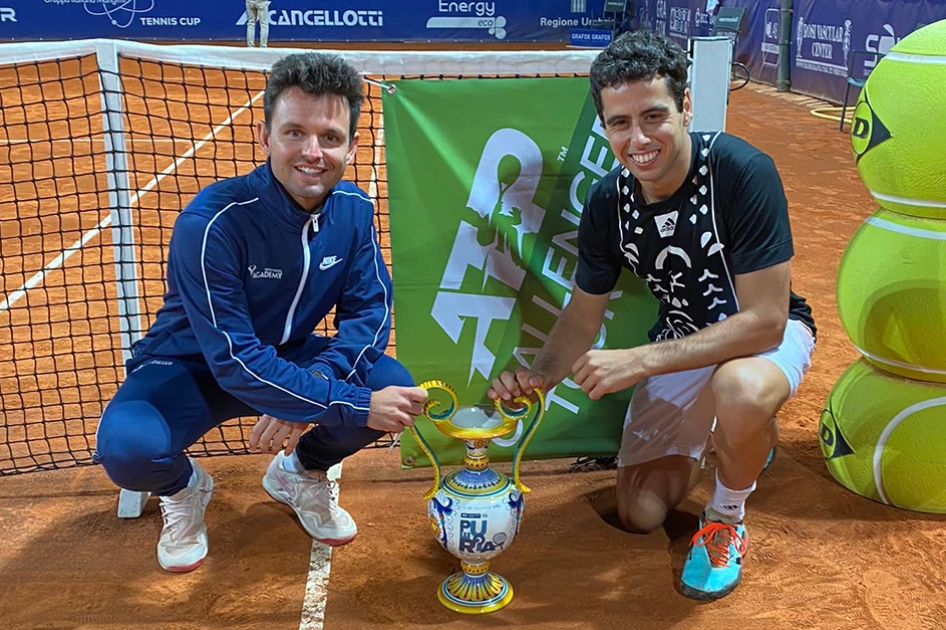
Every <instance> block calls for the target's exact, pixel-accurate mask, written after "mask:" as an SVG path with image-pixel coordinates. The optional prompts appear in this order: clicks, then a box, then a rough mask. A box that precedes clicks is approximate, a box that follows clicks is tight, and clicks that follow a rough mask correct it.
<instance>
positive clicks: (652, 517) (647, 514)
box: [618, 492, 670, 534]
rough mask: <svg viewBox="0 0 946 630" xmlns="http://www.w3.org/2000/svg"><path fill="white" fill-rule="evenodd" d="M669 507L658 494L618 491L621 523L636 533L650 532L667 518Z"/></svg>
mask: <svg viewBox="0 0 946 630" xmlns="http://www.w3.org/2000/svg"><path fill="white" fill-rule="evenodd" d="M669 511H670V510H669V508H668V507H667V505H666V503H664V502H662V501H660V500H659V499H658V498H657V497H656V496H654V495H649V496H647V495H646V494H645V493H641V492H637V493H634V494H629V493H618V517H619V518H620V519H621V525H622V526H623V527H624V528H625V529H626V530H628V531H630V532H633V533H635V534H649V533H651V532H652V531H654V530H656V529H659V528H660V526H661V525H663V523H664V521H665V520H667V514H668V513H669Z"/></svg>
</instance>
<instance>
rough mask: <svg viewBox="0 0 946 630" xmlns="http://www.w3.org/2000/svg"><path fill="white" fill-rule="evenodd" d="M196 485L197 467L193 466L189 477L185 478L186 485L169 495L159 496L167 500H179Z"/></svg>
mask: <svg viewBox="0 0 946 630" xmlns="http://www.w3.org/2000/svg"><path fill="white" fill-rule="evenodd" d="M196 487H197V469H196V468H194V469H193V470H192V471H191V477H190V479H188V480H187V485H186V486H184V487H183V488H182V489H180V490H178V491H177V492H175V493H174V494H172V495H170V496H165V497H161V498H162V499H167V500H169V501H180V500H181V499H183V498H185V497H187V496H188V495H189V494H190V490H191V489H192V488H196Z"/></svg>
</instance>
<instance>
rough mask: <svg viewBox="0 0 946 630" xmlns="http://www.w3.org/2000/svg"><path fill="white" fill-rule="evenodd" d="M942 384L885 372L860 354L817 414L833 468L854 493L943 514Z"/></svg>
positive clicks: (945, 436)
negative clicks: (904, 377) (818, 414)
mask: <svg viewBox="0 0 946 630" xmlns="http://www.w3.org/2000/svg"><path fill="white" fill-rule="evenodd" d="M944 416H946V387H943V386H942V385H934V384H931V383H921V382H918V381H911V380H908V379H902V378H899V377H896V376H890V375H888V374H885V373H884V372H882V371H880V370H877V369H876V368H874V367H873V366H871V364H870V363H868V362H867V361H865V360H864V359H858V360H857V361H855V362H854V363H853V364H852V365H851V366H850V367H849V368H848V369H847V371H845V372H844V374H843V375H842V376H841V378H840V379H838V382H837V383H835V385H834V388H833V389H832V390H831V394H830V395H829V396H828V400H827V403H826V404H825V410H824V412H823V413H822V414H821V426H820V433H821V451H822V453H823V454H824V457H825V464H826V465H827V467H828V470H829V471H830V472H831V475H832V476H833V477H834V478H835V479H836V480H837V481H838V482H839V483H840V484H841V485H843V486H844V487H846V488H848V489H849V490H852V491H853V492H856V493H857V494H859V495H861V496H864V497H867V498H868V499H872V500H874V501H879V502H881V503H886V504H887V505H893V506H896V507H900V508H904V509H907V510H915V511H918V512H931V513H935V514H946V422H943V418H944Z"/></svg>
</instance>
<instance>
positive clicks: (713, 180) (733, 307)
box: [489, 31, 815, 600]
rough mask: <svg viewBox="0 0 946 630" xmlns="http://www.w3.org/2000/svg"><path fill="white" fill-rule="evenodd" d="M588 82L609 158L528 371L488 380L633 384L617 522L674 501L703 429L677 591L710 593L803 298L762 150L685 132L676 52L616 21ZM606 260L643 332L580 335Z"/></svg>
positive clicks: (767, 447)
mask: <svg viewBox="0 0 946 630" xmlns="http://www.w3.org/2000/svg"><path fill="white" fill-rule="evenodd" d="M591 88H592V95H593V97H594V99H595V104H596V106H597V109H598V114H599V116H600V118H601V122H602V123H603V126H604V130H605V133H606V135H607V137H608V139H609V142H610V144H611V148H612V149H613V151H614V154H615V156H616V157H617V158H618V160H619V161H620V163H621V166H620V167H619V168H617V169H615V170H614V171H612V172H611V173H609V174H608V175H607V176H605V177H604V178H603V179H601V180H600V181H599V182H597V183H596V184H595V185H594V186H593V187H592V188H591V190H590V191H589V193H588V196H587V198H586V201H585V206H584V209H583V212H582V217H581V224H580V228H579V236H578V249H579V258H578V267H577V269H576V271H575V287H574V291H573V293H572V296H571V300H570V301H569V303H568V305H567V307H566V308H565V309H564V311H563V312H562V316H561V317H560V319H559V320H558V322H557V323H556V325H555V327H554V328H553V330H552V332H551V334H550V335H549V339H548V340H547V341H546V343H545V345H544V347H543V348H542V350H541V352H540V353H539V355H538V356H537V357H536V360H535V362H534V363H533V365H532V369H531V371H530V370H526V369H520V370H518V371H517V372H516V373H511V372H503V373H502V374H501V375H500V376H499V377H498V378H496V379H495V380H494V381H493V384H492V388H491V389H490V392H489V394H490V396H491V397H493V398H496V397H502V398H503V399H506V400H509V399H511V398H513V397H515V396H519V395H522V394H528V393H530V392H531V391H532V389H535V388H541V389H543V390H548V389H549V388H551V387H553V386H555V385H556V384H557V383H559V382H560V381H561V380H562V379H564V378H565V377H566V376H568V375H569V373H573V374H574V377H573V380H574V381H575V383H577V384H578V385H580V386H581V388H582V390H584V391H585V392H587V393H588V395H589V397H590V398H592V399H594V400H597V399H599V398H600V397H601V396H604V395H605V394H609V393H613V392H616V391H620V390H623V389H627V388H629V387H632V386H636V388H635V391H634V395H633V397H632V400H631V403H630V405H629V408H628V412H627V416H626V418H625V423H624V436H623V440H622V444H621V450H620V453H619V457H618V479H617V490H618V510H619V514H620V517H621V521H622V523H623V524H624V525H625V526H626V527H627V528H628V529H630V530H632V531H636V532H650V531H652V530H654V529H656V528H657V527H659V526H660V525H661V524H662V523H663V522H664V520H665V518H666V516H667V513H668V512H669V511H670V510H671V509H672V508H674V507H675V506H676V505H677V504H679V503H680V501H682V500H683V499H684V498H685V497H686V495H687V493H688V492H689V490H690V489H691V488H692V486H693V484H694V482H695V480H696V478H697V474H698V472H699V469H700V464H699V462H700V461H701V459H702V457H703V456H704V452H705V449H706V447H707V442H708V439H709V438H710V434H711V432H712V439H713V444H714V448H715V451H716V454H717V456H718V468H717V471H716V490H715V492H714V494H713V498H712V501H711V502H710V503H709V505H707V507H706V510H705V511H704V512H703V514H702V516H701V519H700V528H699V531H698V532H697V533H696V535H695V536H694V537H693V540H692V542H691V545H690V553H689V554H688V556H687V560H686V564H685V566H684V569H683V574H682V578H681V591H682V592H683V594H684V595H687V596H689V597H693V598H695V599H701V600H711V599H718V598H720V597H723V596H725V595H727V594H728V593H729V592H731V591H732V590H733V589H734V588H735V587H736V586H737V585H738V583H739V580H740V575H741V570H742V562H743V557H744V556H745V553H746V551H747V550H748V544H749V538H748V533H747V531H746V527H745V524H744V523H743V518H744V516H745V501H746V498H747V497H748V496H749V494H750V493H751V492H752V491H753V490H754V489H755V480H756V478H757V477H758V475H759V474H760V473H761V471H762V470H763V467H764V466H765V463H766V459H767V457H768V455H769V453H770V451H771V450H772V449H773V448H774V446H775V444H776V442H777V441H778V424H777V423H776V421H775V414H776V413H777V412H778V410H779V409H780V408H781V406H782V405H783V404H784V403H785V401H787V400H788V399H789V398H791V397H792V396H793V395H794V394H795V392H796V390H797V387H798V385H799V383H800V382H801V379H802V377H803V375H804V374H805V372H806V371H807V370H808V368H809V366H810V360H811V353H812V351H813V349H814V341H815V325H814V321H813V320H812V317H811V309H810V308H809V307H808V305H807V304H806V303H805V300H804V299H803V298H801V297H800V296H798V295H795V294H794V293H793V292H792V291H791V271H790V259H791V258H792V255H793V253H794V251H793V246H792V235H791V229H790V226H789V217H788V204H787V201H786V198H785V194H784V191H783V189H782V184H781V181H780V178H779V175H778V172H777V171H776V169H775V165H774V163H773V162H772V160H771V159H770V158H769V157H768V156H767V155H765V154H764V153H762V152H761V151H759V150H758V149H755V148H754V147H752V146H750V145H749V144H747V143H746V142H743V141H742V140H739V139H738V138H736V137H734V136H731V135H728V134H725V133H689V132H688V131H687V128H688V126H689V123H690V120H691V118H692V103H691V101H690V95H689V90H688V89H687V59H686V54H685V53H684V52H683V50H681V49H680V47H679V46H677V45H676V44H674V43H673V42H671V41H669V40H667V39H665V38H662V37H660V36H658V35H655V34H654V33H652V32H650V31H636V32H633V33H625V34H624V35H622V36H621V37H619V38H618V39H616V40H615V41H614V42H613V43H612V44H611V45H610V46H608V47H607V48H606V49H605V50H604V51H602V52H601V54H599V55H598V57H597V59H596V60H595V62H594V64H593V65H592V68H591ZM622 268H626V269H629V270H630V271H631V272H632V273H634V274H635V275H637V276H638V277H640V278H643V279H644V280H645V281H646V282H647V284H648V286H649V287H650V290H651V292H652V293H653V294H654V296H655V297H656V298H657V299H658V300H659V303H660V308H659V314H658V321H657V323H656V324H655V325H654V327H653V329H651V331H650V339H651V341H652V343H650V344H647V345H645V346H641V347H636V348H628V349H619V350H600V349H595V348H592V343H593V341H594V340H595V337H596V335H597V332H598V330H599V328H600V326H601V323H602V321H603V316H604V312H605V308H606V306H607V304H608V300H609V298H610V293H611V291H612V290H613V288H614V286H615V283H616V282H617V279H618V276H619V274H620V273H621V270H622ZM589 348H591V349H589ZM714 427H715V428H714Z"/></svg>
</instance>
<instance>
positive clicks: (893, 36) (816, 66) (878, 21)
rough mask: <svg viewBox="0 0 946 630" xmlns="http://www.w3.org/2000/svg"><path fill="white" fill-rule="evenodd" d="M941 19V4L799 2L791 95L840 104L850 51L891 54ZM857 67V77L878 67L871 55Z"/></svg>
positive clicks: (945, 14)
mask: <svg viewBox="0 0 946 630" xmlns="http://www.w3.org/2000/svg"><path fill="white" fill-rule="evenodd" d="M942 19H946V2H943V1H942V0H938V1H932V0H867V1H865V0H795V22H794V26H793V29H792V67H791V79H792V89H793V90H795V91H799V92H804V93H805V94H811V95H813V96H819V97H822V98H825V99H827V100H830V101H835V102H841V100H842V99H843V98H844V88H845V85H846V77H847V74H848V63H849V61H850V59H851V52H852V51H854V50H863V51H869V52H880V53H887V52H889V51H890V48H891V47H892V46H893V45H894V44H896V43H897V42H898V41H900V40H901V39H903V38H904V37H906V36H907V35H909V34H910V33H912V32H913V31H914V30H916V29H917V27H918V26H921V25H925V24H930V23H932V22H936V21H939V20H942ZM855 61H856V63H857V67H855V68H854V75H855V76H858V77H861V76H863V75H864V72H865V70H866V69H869V66H873V65H874V64H876V59H875V58H874V57H873V56H872V55H858V56H857V58H856V60H855ZM855 96H856V94H855Z"/></svg>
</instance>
